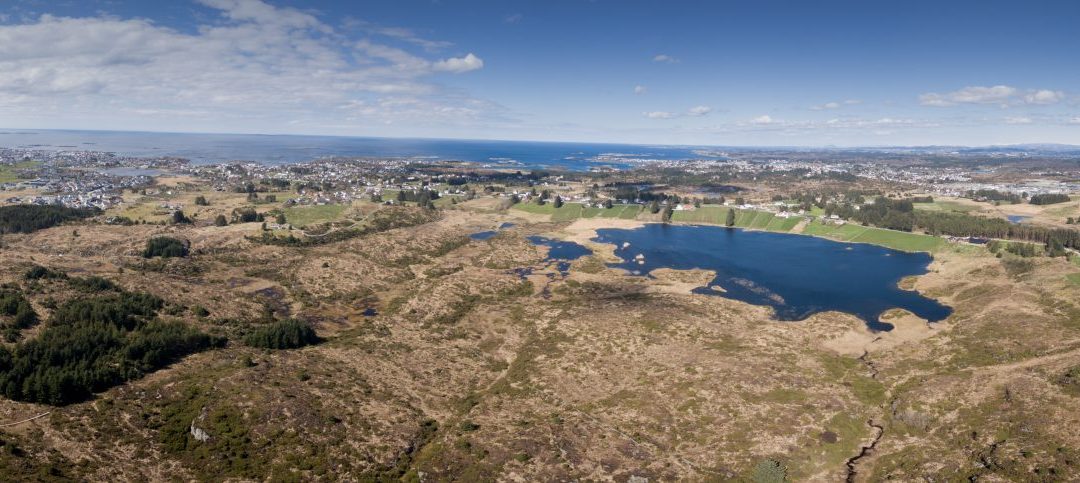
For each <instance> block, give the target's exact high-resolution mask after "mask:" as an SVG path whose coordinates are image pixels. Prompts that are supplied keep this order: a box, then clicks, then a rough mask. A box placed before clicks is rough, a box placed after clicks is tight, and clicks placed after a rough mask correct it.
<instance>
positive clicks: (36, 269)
mask: <svg viewBox="0 0 1080 483" xmlns="http://www.w3.org/2000/svg"><path fill="white" fill-rule="evenodd" d="M23 278H25V279H27V280H41V279H65V278H67V274H66V273H64V272H61V271H59V270H53V269H51V268H45V267H43V266H41V265H34V266H33V267H30V269H29V270H27V271H26V273H24V274H23Z"/></svg>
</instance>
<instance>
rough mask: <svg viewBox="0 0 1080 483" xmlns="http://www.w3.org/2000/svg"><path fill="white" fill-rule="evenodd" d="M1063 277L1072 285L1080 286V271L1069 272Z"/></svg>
mask: <svg viewBox="0 0 1080 483" xmlns="http://www.w3.org/2000/svg"><path fill="white" fill-rule="evenodd" d="M1065 278H1066V279H1067V280H1068V281H1069V282H1070V283H1072V284H1073V285H1076V286H1078V287H1080V273H1070V274H1068V275H1066V276H1065Z"/></svg>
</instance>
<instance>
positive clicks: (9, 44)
mask: <svg viewBox="0 0 1080 483" xmlns="http://www.w3.org/2000/svg"><path fill="white" fill-rule="evenodd" d="M1078 20H1080V2H1071V1H1060V2H1038V1H1028V2H995V1H953V2H941V1H937V2H922V1H905V2H882V1H865V0H864V1H843V2H841V1H835V2H807V1H739V2H734V1H729V2H722V1H709V2H706V1H664V2H660V1H653V2H644V1H625V0H624V1H616V0H595V1H584V0H581V1H570V0H566V1H545V2H538V1H535V2H526V1H513V0H504V1H486V2H484V1H475V2H466V1H451V0H442V1H430V0H427V1H419V0H417V1H410V0H398V1H386V2H376V1H365V2H354V1H330V0H322V1H304V2H300V1H294V0H265V1H262V0H191V1H188V0H176V1H171V2H145V1H123V0H98V1H95V0H84V1H70V2H62V1H40V0H37V1H36V0H14V1H10V0H9V1H5V2H3V3H2V4H0V126H3V127H8V128H21V127H31V128H80V129H121V130H130V129H138V130H156V131H196V132H251V133H273V134H279V133H296V134H331V135H356V136H404V137H450V138H476V139H530V140H565V141H598V142H599V141H610V142H631V143H666V144H704V145H807V146H819V145H842V146H850V145H925V144H966V145H986V144H1012V143H1023V142H1056V143H1074V144H1080V85H1078V83H1080V62H1077V61H1076V58H1078V56H1080V54H1077V53H1078V52H1080V29H1078V28H1076V24H1077V21H1078Z"/></svg>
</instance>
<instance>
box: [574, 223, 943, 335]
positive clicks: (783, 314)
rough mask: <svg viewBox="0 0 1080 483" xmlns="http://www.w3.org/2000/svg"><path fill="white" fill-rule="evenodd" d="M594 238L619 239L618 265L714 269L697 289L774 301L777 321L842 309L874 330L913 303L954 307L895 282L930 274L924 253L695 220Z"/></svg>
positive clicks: (935, 311) (640, 270)
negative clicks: (894, 311)
mask: <svg viewBox="0 0 1080 483" xmlns="http://www.w3.org/2000/svg"><path fill="white" fill-rule="evenodd" d="M595 241H598V242H603V243H611V244H614V245H615V246H616V250H615V254H616V255H617V256H619V257H620V258H622V260H623V261H622V262H620V263H617V264H614V265H613V266H615V267H618V268H623V269H626V270H628V271H631V272H632V273H636V274H639V275H648V274H649V273H650V272H651V271H652V270H655V269H658V268H672V269H676V270H688V269H705V270H713V271H715V272H716V278H715V279H713V280H712V281H711V282H710V283H709V286H707V287H699V288H698V289H696V290H695V291H694V292H695V293H700V294H709V295H719V296H724V297H728V298H732V299H736V300H741V301H744V302H748V303H751V304H754V305H765V306H769V307H772V308H773V309H774V310H775V314H776V318H777V319H779V320H802V319H805V318H807V317H809V316H810V315H813V314H815V313H817V312H823V311H829V310H836V311H840V312H846V313H849V314H853V315H855V316H857V317H859V318H861V319H863V320H864V321H865V322H866V324H867V326H869V327H870V328H871V329H872V330H891V329H892V325H891V324H888V323H883V322H880V321H879V320H878V317H879V316H880V315H881V313H882V312H884V311H886V310H888V309H891V308H901V309H905V310H908V311H910V312H912V313H914V314H915V315H917V316H919V317H922V318H924V319H927V320H929V321H932V322H933V321H939V320H942V319H944V318H945V317H948V316H949V314H950V313H951V312H952V310H951V309H950V308H949V307H946V306H944V305H942V304H941V303H939V302H937V301H935V300H933V299H930V298H927V297H924V296H922V295H919V294H918V293H916V292H913V291H907V290H902V289H900V288H899V287H898V286H897V283H898V282H899V281H900V279H902V278H903V277H905V276H908V275H921V274H924V273H926V271H927V268H926V267H927V265H929V263H930V261H931V258H930V255H928V254H926V253H907V252H900V251H896V250H891V249H888V248H883V247H878V246H874V245H866V244H852V243H840V242H834V241H830V240H825V239H822V238H816V237H810V236H803V235H790V234H780V233H769V232H762V231H743V230H741V229H730V228H723V227H715V226H694V225H665V224H648V225H645V226H643V227H641V228H636V229H632V230H626V229H601V230H597V238H596V239H595ZM626 243H628V244H629V245H625V244H626ZM638 255H643V256H644V259H643V260H642V259H639V258H638ZM712 286H719V287H720V288H722V289H723V290H724V291H723V292H721V291H718V290H715V289H713V288H712Z"/></svg>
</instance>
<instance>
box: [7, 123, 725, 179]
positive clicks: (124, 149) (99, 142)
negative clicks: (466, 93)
mask: <svg viewBox="0 0 1080 483" xmlns="http://www.w3.org/2000/svg"><path fill="white" fill-rule="evenodd" d="M0 147H6V148H29V149H41V150H52V151H76V150H78V151H104V152H113V153H117V154H121V155H125V156H137V157H158V156H175V157H181V158H187V159H190V160H191V161H192V162H193V163H196V164H209V163H218V162H225V161H237V160H240V161H256V162H260V163H266V164H284V163H295V162H303V161H310V160H313V159H319V158H326V157H331V156H355V157H380V158H382V157H385V158H409V159H432V160H456V161H472V162H477V163H483V164H490V165H495V166H511V167H513V166H519V167H526V168H561V169H568V170H577V171H581V170H588V169H589V168H591V167H594V166H612V167H625V166H628V165H629V164H630V163H629V160H634V159H659V160H681V159H701V158H709V156H706V155H703V154H696V153H695V152H694V151H695V150H698V149H700V148H695V147H692V146H646V145H631V144H601V143H555V142H532V141H488V140H455V139H404V138H372V137H337V136H284V135H283V136H267V135H258V134H192V133H147V132H125V131H64V130H22V129H20V130H0ZM714 159H719V158H714Z"/></svg>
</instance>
